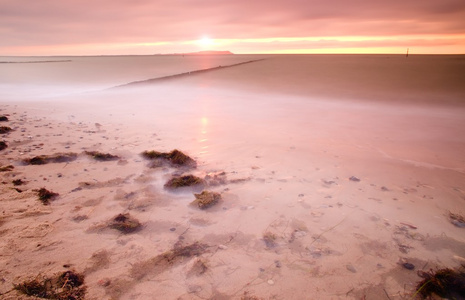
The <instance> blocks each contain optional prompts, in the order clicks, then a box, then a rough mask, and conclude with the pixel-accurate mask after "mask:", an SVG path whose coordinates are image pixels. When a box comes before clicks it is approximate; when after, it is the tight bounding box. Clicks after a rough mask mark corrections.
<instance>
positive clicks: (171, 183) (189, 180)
mask: <svg viewBox="0 0 465 300" xmlns="http://www.w3.org/2000/svg"><path fill="white" fill-rule="evenodd" d="M203 185H205V181H204V180H203V179H202V178H199V177H197V176H194V175H184V176H176V177H173V178H171V179H170V180H168V182H167V183H165V188H167V189H176V188H181V187H188V186H203Z"/></svg>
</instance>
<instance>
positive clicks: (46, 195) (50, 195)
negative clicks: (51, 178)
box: [37, 188, 59, 205]
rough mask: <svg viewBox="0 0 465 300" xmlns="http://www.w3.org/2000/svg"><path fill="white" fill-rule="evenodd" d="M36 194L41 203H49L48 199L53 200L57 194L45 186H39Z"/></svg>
mask: <svg viewBox="0 0 465 300" xmlns="http://www.w3.org/2000/svg"><path fill="white" fill-rule="evenodd" d="M37 196H38V197H39V200H40V201H41V202H42V204H43V205H49V204H50V200H54V199H55V198H56V197H58V196H59V195H58V193H54V192H52V191H49V190H47V189H46V188H41V189H39V190H37Z"/></svg>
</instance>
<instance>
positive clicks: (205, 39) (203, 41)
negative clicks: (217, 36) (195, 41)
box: [199, 35, 213, 47]
mask: <svg viewBox="0 0 465 300" xmlns="http://www.w3.org/2000/svg"><path fill="white" fill-rule="evenodd" d="M199 44H200V45H201V46H203V47H207V46H211V45H213V40H212V39H211V38H210V37H209V36H206V35H204V36H203V37H202V38H201V39H200V40H199Z"/></svg>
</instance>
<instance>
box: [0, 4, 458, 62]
mask: <svg viewBox="0 0 465 300" xmlns="http://www.w3.org/2000/svg"><path fill="white" fill-rule="evenodd" d="M0 36H1V39H0V55H92V54H96V55H100V54H153V53H173V52H178V53H179V52H193V51H199V50H206V49H208V50H230V51H232V52H234V53H404V52H405V51H406V49H407V48H410V51H411V53H461V54H464V53H465V1H464V0H409V1H406V0H370V1H368V0H324V1H322V0H285V1H284V0H266V1H259V0H256V1H251V0H234V1H226V0H153V1H148V0H111V1H110V0H92V1H90V0H40V1H39V0H0Z"/></svg>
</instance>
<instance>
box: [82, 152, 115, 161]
mask: <svg viewBox="0 0 465 300" xmlns="http://www.w3.org/2000/svg"><path fill="white" fill-rule="evenodd" d="M85 154H87V155H89V156H90V157H92V158H93V159H95V160H98V161H111V160H118V159H119V158H120V157H119V156H118V155H113V154H110V153H102V152H98V151H86V152H85Z"/></svg>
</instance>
